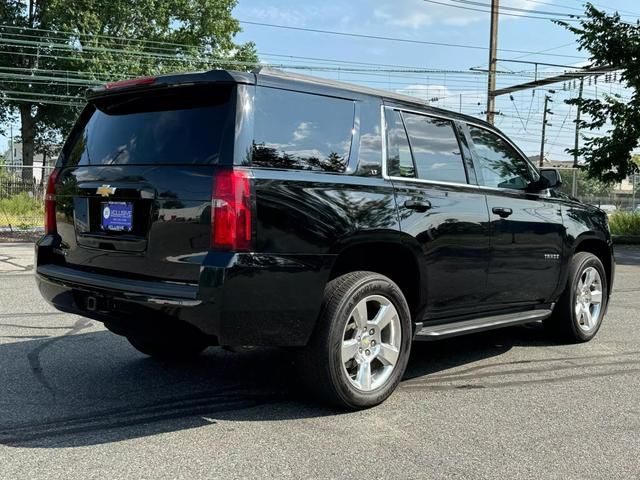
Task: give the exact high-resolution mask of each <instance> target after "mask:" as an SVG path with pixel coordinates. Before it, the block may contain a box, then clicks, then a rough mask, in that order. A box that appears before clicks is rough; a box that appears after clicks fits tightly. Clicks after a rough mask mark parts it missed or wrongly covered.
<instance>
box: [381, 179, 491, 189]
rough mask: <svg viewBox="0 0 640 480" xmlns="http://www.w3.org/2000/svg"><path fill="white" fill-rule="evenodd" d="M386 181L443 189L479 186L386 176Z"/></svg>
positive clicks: (476, 187) (475, 186) (474, 187)
mask: <svg viewBox="0 0 640 480" xmlns="http://www.w3.org/2000/svg"><path fill="white" fill-rule="evenodd" d="M386 178H387V179H388V180H393V181H400V182H409V183H413V182H415V183H424V184H426V185H436V186H437V185H441V186H443V187H466V188H473V189H475V190H477V189H478V187H479V185H476V184H474V183H456V182H445V181H444V180H424V179H422V178H411V177H393V176H387V177H386Z"/></svg>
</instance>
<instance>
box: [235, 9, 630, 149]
mask: <svg viewBox="0 0 640 480" xmlns="http://www.w3.org/2000/svg"><path fill="white" fill-rule="evenodd" d="M489 3H490V0H474V1H471V2H470V3H469V1H468V0H369V1H365V0H351V1H350V2H344V1H342V0H340V1H339V0H324V1H323V2H299V1H293V0H269V1H256V0H240V1H239V3H238V5H237V7H236V8H235V10H234V16H235V17H236V18H237V19H239V20H240V21H241V22H242V23H241V26H242V28H243V32H242V33H240V34H239V35H238V37H237V40H238V41H242V42H244V41H253V42H255V44H256V46H257V49H258V52H259V56H260V59H261V61H262V62H264V63H268V64H272V65H277V66H281V67H284V68H287V67H293V66H295V67H296V68H295V70H297V71H300V73H306V74H311V75H317V76H323V77H328V78H335V79H340V80H343V81H348V82H353V83H360V84H364V85H368V86H372V87H377V88H383V89H388V90H394V91H399V92H402V93H407V94H411V95H417V96H420V97H421V98H423V99H427V100H430V103H431V104H432V105H434V106H439V107H444V108H448V109H451V110H456V111H462V112H464V113H468V114H471V115H474V116H478V117H484V114H483V113H482V112H484V111H485V110H486V89H487V78H486V74H485V73H482V72H474V71H471V70H470V68H480V69H486V67H487V64H488V55H489V53H488V45H489V26H490V14H489V13H488V9H487V8H486V7H483V6H482V5H489ZM478 4H481V5H478ZM582 4H583V2H581V1H577V0H501V1H500V7H501V8H502V9H504V10H502V12H501V14H500V20H499V28H498V49H499V51H498V58H499V59H501V60H515V59H518V60H520V61H531V62H543V63H551V64H557V65H560V66H545V65H539V66H538V67H537V68H538V72H539V74H540V75H541V76H549V75H552V74H559V73H562V72H563V71H565V70H567V69H570V68H571V67H576V66H583V65H585V64H587V63H588V59H587V56H586V54H585V53H584V52H580V51H578V49H577V45H576V42H575V37H574V35H573V34H572V33H570V32H568V31H567V30H565V29H564V28H563V27H561V26H559V25H556V24H554V23H553V22H551V21H550V20H548V18H561V17H559V16H557V15H552V14H556V13H563V14H580V13H581V12H582V11H583V9H582ZM594 4H595V5H596V6H598V8H602V9H604V10H606V11H609V12H611V11H613V10H618V11H619V12H620V13H621V15H623V17H624V19H625V20H627V21H634V20H636V19H637V18H638V17H640V4H639V3H638V2H637V0H597V1H596V2H595V3H594ZM461 7H462V8H461ZM478 10H481V11H478ZM537 12H551V13H552V14H550V13H537ZM509 13H510V14H512V15H507V14H509ZM516 15H520V16H516ZM522 15H524V16H522ZM531 16H538V17H545V18H546V19H535V18H530V17H531ZM567 18H568V17H567ZM249 22H257V23H266V24H272V25H281V26H294V27H302V28H306V29H314V30H330V31H335V32H346V33H352V34H358V35H366V36H376V37H393V38H402V39H407V40H411V41H417V42H433V43H438V44H457V45H466V46H472V47H475V48H461V47H455V46H446V45H432V44H424V43H409V42H397V41H389V40H384V39H373V38H360V37H351V36H341V35H330V34H324V33H317V32H308V31H299V30H289V29H283V28H275V27H270V26H264V25H255V24H254V23H249ZM536 52H540V53H536ZM299 57H306V58H299ZM349 62H360V63H358V64H354V63H349ZM365 63H366V64H370V65H362V64H365ZM314 66H315V68H310V67H314ZM300 67H302V69H301V68H300ZM338 67H341V68H342V69H343V70H342V71H337V69H338ZM398 67H403V68H404V69H405V70H407V69H414V70H415V69H419V70H422V71H421V72H420V73H409V72H398V71H397V70H399V68H398ZM345 68H347V69H348V68H351V69H352V70H354V69H359V71H351V72H349V71H344V69H345ZM535 68H536V67H535V66H534V65H531V64H523V63H515V62H506V61H501V62H499V64H498V70H499V71H501V72H505V73H501V74H500V75H498V80H497V82H498V88H500V87H505V86H509V85H516V84H519V83H524V82H527V81H530V80H533V78H534V74H535V73H534V72H535ZM363 70H365V71H363ZM389 70H392V71H391V72H389ZM393 70H396V71H393ZM424 70H434V71H435V72H424ZM442 71H447V72H446V73H444V72H442ZM552 72H553V73H552ZM605 80H606V79H605V77H604V76H603V77H600V78H598V80H597V84H596V83H595V82H593V81H592V82H588V81H587V82H585V87H584V96H585V97H590V98H593V97H595V96H596V95H598V96H600V95H602V94H603V92H609V93H613V92H618V93H622V94H623V95H626V96H628V95H629V92H628V91H625V90H624V89H623V88H622V87H621V85H620V84H619V83H617V79H616V80H615V81H614V79H613V78H611V79H609V80H610V81H609V82H607V81H605ZM549 89H553V90H555V93H550V92H548V90H549ZM545 94H549V95H550V96H551V97H552V100H553V102H552V103H551V107H550V110H552V112H553V113H552V114H551V115H549V123H550V126H548V128H547V137H546V138H547V140H546V143H545V156H547V158H551V159H559V160H568V159H570V158H571V157H570V156H569V155H568V154H567V153H566V152H565V149H566V148H567V147H570V146H573V141H574V128H575V126H574V122H573V120H574V119H575V114H576V111H575V107H569V106H568V105H566V104H564V100H565V99H567V98H571V97H574V96H577V94H578V88H577V82H576V85H575V86H574V85H573V84H572V83H569V84H567V83H565V84H556V85H553V86H549V87H545V88H544V89H537V90H535V91H533V90H526V91H522V92H518V93H514V94H513V99H511V98H509V96H504V97H498V101H497V110H498V111H499V112H500V114H499V115H498V116H497V118H496V125H497V126H498V127H499V128H501V129H502V130H503V131H505V133H507V134H508V135H509V136H510V137H511V138H512V139H513V140H514V141H515V142H516V143H517V144H518V145H519V146H520V148H522V150H523V151H524V152H525V153H527V154H529V155H537V154H539V152H540V140H541V127H542V112H543V102H544V96H545Z"/></svg>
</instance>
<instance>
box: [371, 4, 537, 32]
mask: <svg viewBox="0 0 640 480" xmlns="http://www.w3.org/2000/svg"><path fill="white" fill-rule="evenodd" d="M442 3H447V2H446V0H445V1H443V2H442ZM374 4H375V5H376V6H375V7H374V10H373V13H374V17H376V18H378V19H380V20H383V21H384V22H385V23H387V24H389V25H393V26H397V27H404V28H411V29H414V30H417V29H419V28H422V27H425V26H429V25H434V24H443V25H450V26H456V27H463V26H466V25H469V24H470V23H474V22H480V21H486V22H488V21H489V11H488V8H487V9H485V8H480V7H474V6H469V8H475V10H470V9H468V8H456V7H464V6H465V5H462V4H456V3H451V4H449V3H448V4H447V5H440V4H436V3H429V2H425V1H424V0H374ZM488 4H489V1H487V5H488ZM509 7H515V8H522V9H525V10H532V9H534V8H535V7H536V4H535V3H534V2H533V1H532V0H512V1H511V2H510V3H509ZM477 10H487V11H477ZM506 13H510V12H506ZM513 13H514V15H516V14H517V15H526V12H519V11H513ZM517 18H520V17H517V16H510V15H503V17H502V20H507V19H517Z"/></svg>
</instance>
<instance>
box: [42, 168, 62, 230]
mask: <svg viewBox="0 0 640 480" xmlns="http://www.w3.org/2000/svg"><path fill="white" fill-rule="evenodd" d="M59 175H60V170H58V169H54V170H53V171H52V172H51V174H50V175H49V180H48V181H47V192H46V194H45V196H44V233H45V234H46V235H49V234H51V233H56V231H57V227H56V182H57V181H58V176H59Z"/></svg>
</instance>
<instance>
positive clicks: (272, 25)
mask: <svg viewBox="0 0 640 480" xmlns="http://www.w3.org/2000/svg"><path fill="white" fill-rule="evenodd" d="M424 1H427V0H424ZM239 22H240V23H243V24H246V25H255V26H259V27H268V28H279V29H285V30H295V31H302V32H311V33H321V34H326V35H337V36H343V37H355V38H367V39H370V40H384V41H392V42H403V43H412V44H416V45H434V46H439V47H451V48H468V49H472V50H488V47H481V46H478V45H466V44H459V43H446V42H430V41H427V40H414V39H411V38H398V37H385V36H380V35H368V34H362V33H352V32H340V31H335V30H323V29H319V28H306V27H294V26H291V25H278V24H275V23H264V22H253V21H248V20H239ZM498 50H499V51H501V52H510V53H534V52H531V51H527V50H514V49H508V48H503V49H498ZM546 56H551V57H564V58H577V59H580V60H586V58H585V57H579V56H577V55H559V54H548V55H546Z"/></svg>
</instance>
